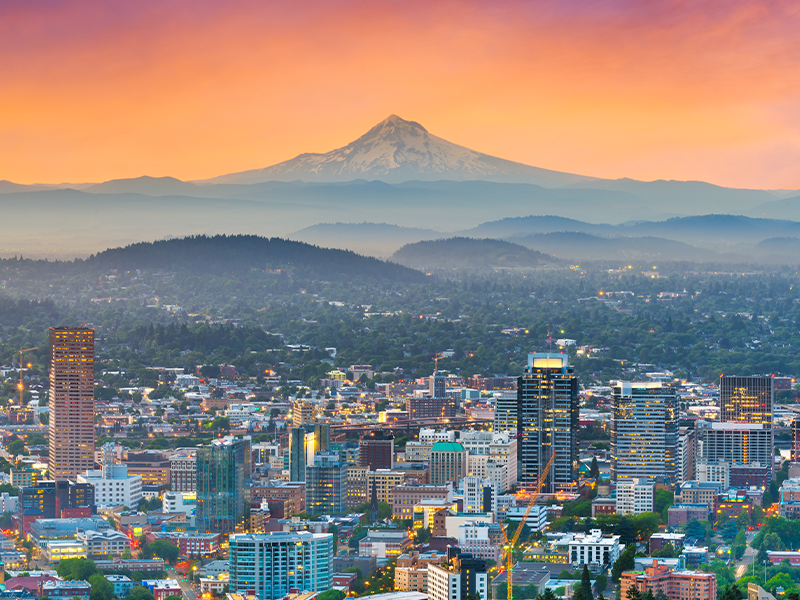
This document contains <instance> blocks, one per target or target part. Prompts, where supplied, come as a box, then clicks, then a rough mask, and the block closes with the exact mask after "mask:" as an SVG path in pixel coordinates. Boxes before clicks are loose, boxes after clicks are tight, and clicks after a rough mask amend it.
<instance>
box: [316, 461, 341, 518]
mask: <svg viewBox="0 0 800 600" xmlns="http://www.w3.org/2000/svg"><path fill="white" fill-rule="evenodd" d="M306 511H307V512H308V513H309V514H312V515H340V514H344V513H346V512H347V465H346V464H344V463H341V462H339V453H338V452H330V451H323V452H317V454H316V456H315V457H314V464H313V465H310V466H308V467H306Z"/></svg>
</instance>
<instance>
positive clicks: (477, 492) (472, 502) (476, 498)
mask: <svg viewBox="0 0 800 600" xmlns="http://www.w3.org/2000/svg"><path fill="white" fill-rule="evenodd" d="M468 464H469V463H468ZM468 468H469V467H468ZM486 488H488V489H486ZM461 489H462V490H463V491H464V512H465V513H482V512H486V511H489V512H492V513H496V512H497V486H496V484H495V483H494V482H492V481H491V480H489V479H484V478H483V477H475V476H472V475H470V476H468V477H464V478H463V479H462V480H461ZM486 495H488V496H489V497H488V499H487V500H488V503H489V507H488V508H487V509H486V510H484V497H485V496H486Z"/></svg>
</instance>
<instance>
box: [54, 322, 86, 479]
mask: <svg viewBox="0 0 800 600" xmlns="http://www.w3.org/2000/svg"><path fill="white" fill-rule="evenodd" d="M49 409H50V423H49V440H50V448H49V449H50V452H49V469H50V476H51V477H52V478H53V479H56V480H58V479H70V478H72V479H74V478H75V477H76V476H77V475H78V473H83V472H84V471H87V470H89V469H92V468H94V329H89V328H88V327H51V328H50V401H49Z"/></svg>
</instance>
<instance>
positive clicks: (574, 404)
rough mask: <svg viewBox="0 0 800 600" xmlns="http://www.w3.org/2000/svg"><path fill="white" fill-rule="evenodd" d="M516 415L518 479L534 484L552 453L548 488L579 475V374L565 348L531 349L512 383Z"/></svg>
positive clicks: (570, 481) (572, 481) (558, 486)
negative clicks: (559, 351) (553, 351)
mask: <svg viewBox="0 0 800 600" xmlns="http://www.w3.org/2000/svg"><path fill="white" fill-rule="evenodd" d="M517 421H518V435H519V449H518V451H519V455H520V461H521V472H520V473H519V474H518V479H519V481H520V482H521V483H523V484H529V485H530V484H533V483H535V482H536V481H538V479H539V475H540V473H541V472H542V471H543V470H544V467H545V465H546V464H547V462H548V461H549V460H550V457H551V455H552V454H553V453H555V454H556V457H555V459H554V461H553V466H552V468H551V469H550V472H549V473H548V475H547V477H546V479H545V481H546V485H545V487H544V489H545V490H547V491H554V490H559V489H567V488H572V487H574V486H575V485H576V484H577V478H578V378H577V376H576V375H575V374H574V371H573V368H572V367H570V366H569V357H568V356H567V355H566V354H550V353H532V354H529V355H528V366H527V367H525V372H524V373H523V375H522V376H521V377H520V378H519V381H518V383H517Z"/></svg>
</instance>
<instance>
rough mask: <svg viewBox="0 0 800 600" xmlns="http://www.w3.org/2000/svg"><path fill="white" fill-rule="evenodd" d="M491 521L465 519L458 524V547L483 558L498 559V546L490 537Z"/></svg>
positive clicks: (496, 560)
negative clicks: (482, 521)
mask: <svg viewBox="0 0 800 600" xmlns="http://www.w3.org/2000/svg"><path fill="white" fill-rule="evenodd" d="M491 526H492V524H491V523H481V522H476V521H465V522H464V523H462V524H461V525H459V526H458V547H459V548H461V550H463V551H464V552H467V553H469V554H472V556H475V557H477V558H482V559H484V560H493V561H494V562H495V563H497V562H499V561H500V547H499V546H498V545H497V544H495V543H494V541H493V540H492V539H491V537H490V535H489V532H490V529H491Z"/></svg>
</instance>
